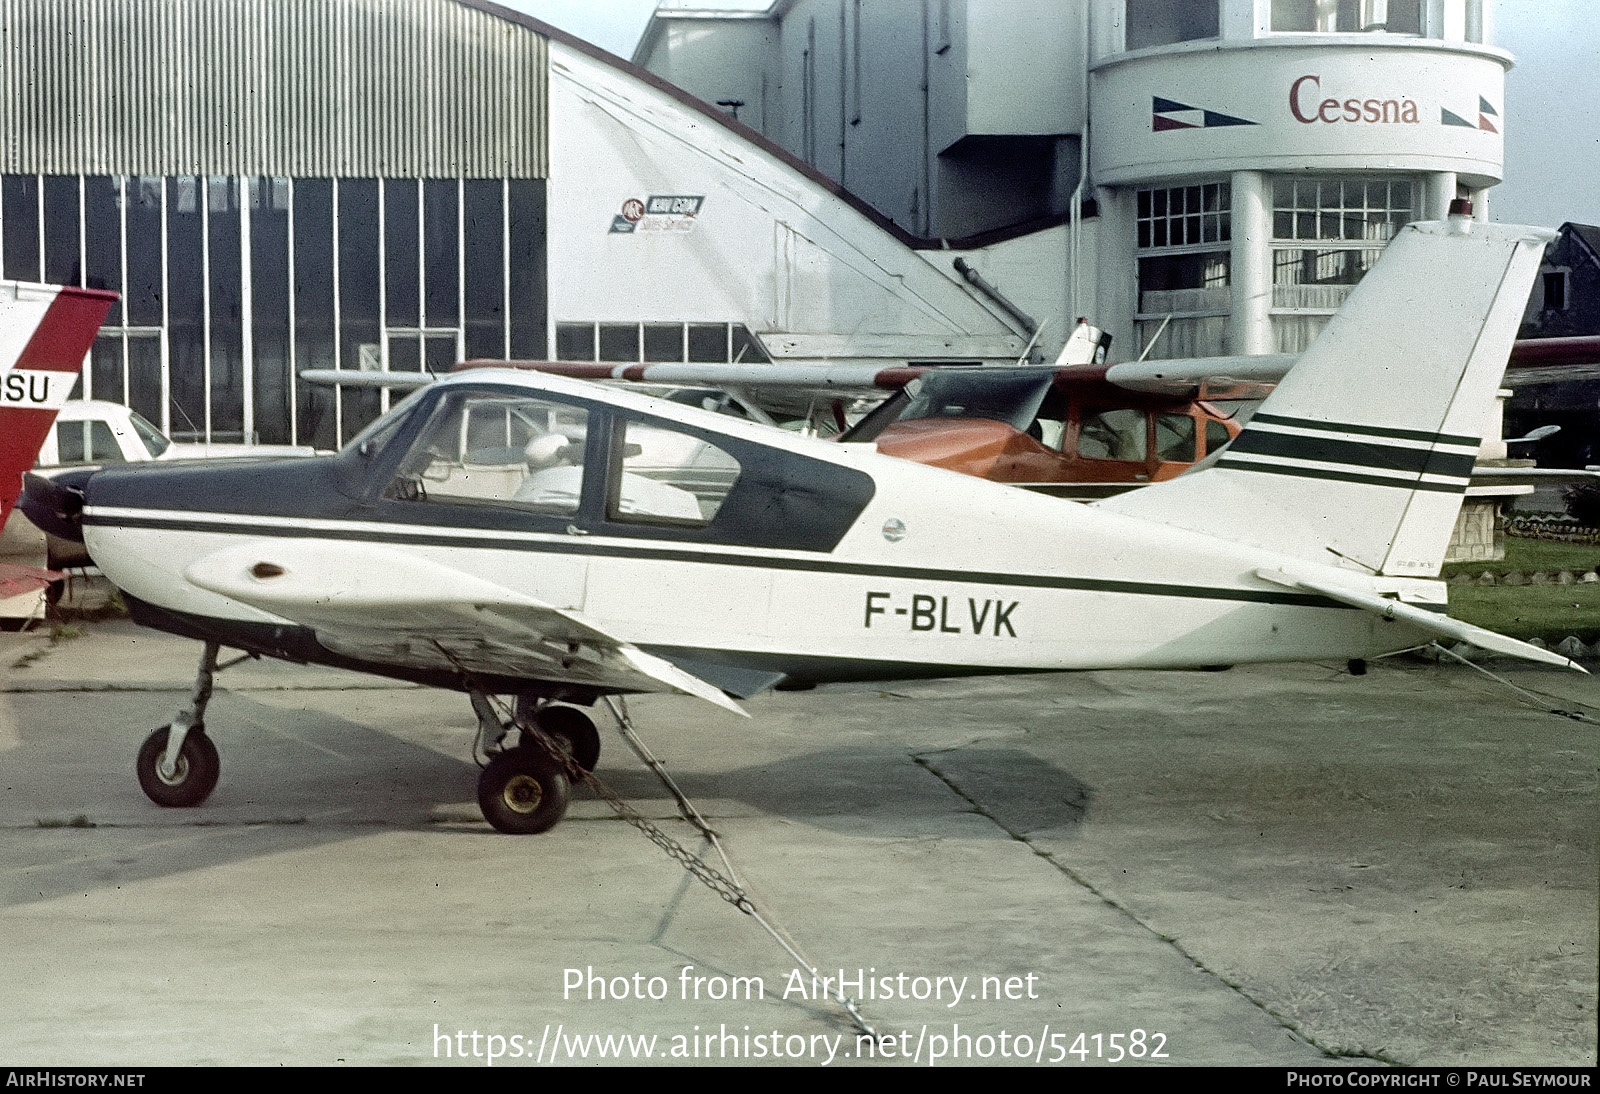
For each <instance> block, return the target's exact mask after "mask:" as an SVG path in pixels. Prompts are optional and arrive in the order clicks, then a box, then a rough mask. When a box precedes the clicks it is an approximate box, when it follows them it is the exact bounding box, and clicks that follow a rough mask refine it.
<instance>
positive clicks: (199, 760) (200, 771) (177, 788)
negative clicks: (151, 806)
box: [135, 725, 222, 808]
mask: <svg viewBox="0 0 1600 1094" xmlns="http://www.w3.org/2000/svg"><path fill="white" fill-rule="evenodd" d="M170 731H171V727H170V726H162V727H161V728H160V729H158V730H156V731H155V732H154V733H152V734H150V736H148V737H146V738H145V739H144V744H143V745H141V746H140V748H139V758H138V760H137V761H136V763H135V767H136V769H137V770H138V772H139V788H140V789H141V790H143V791H144V793H145V797H147V798H149V799H150V800H151V801H153V802H155V803H156V804H157V805H164V806H167V807H169V808H183V807H186V806H191V805H199V804H200V803H201V802H203V801H205V800H206V798H208V797H210V796H211V791H213V790H215V789H216V786H217V777H218V776H219V775H221V774H222V761H221V758H220V757H218V755H217V746H216V745H214V744H212V743H211V738H210V737H207V736H206V732H205V726H203V725H197V726H195V727H194V728H193V729H191V730H189V732H188V734H187V735H186V736H185V737H184V738H183V748H181V749H180V750H179V751H178V765H177V767H178V770H177V772H176V773H175V774H174V775H173V776H172V777H171V778H167V777H166V776H164V775H162V774H161V757H162V754H164V753H165V752H166V751H167V734H168V733H169V732H170Z"/></svg>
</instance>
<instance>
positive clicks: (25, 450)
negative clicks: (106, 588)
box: [0, 281, 117, 527]
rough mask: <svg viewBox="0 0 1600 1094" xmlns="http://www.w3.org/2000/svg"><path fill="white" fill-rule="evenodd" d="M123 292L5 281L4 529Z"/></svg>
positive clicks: (1, 292) (1, 382) (0, 415)
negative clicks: (24, 479) (26, 474)
mask: <svg viewBox="0 0 1600 1094" xmlns="http://www.w3.org/2000/svg"><path fill="white" fill-rule="evenodd" d="M116 299H117V294H116V293H113V292H106V291H104V290H101V289H74V288H61V287H58V286H56V285H31V284H27V283H25V282H20V281H0V527H3V526H4V525H5V519H6V517H7V516H8V515H10V513H11V506H12V505H13V504H14V503H15V502H16V500H17V496H18V495H19V494H20V493H21V492H22V476H23V473H24V472H26V471H27V470H28V469H29V468H31V467H32V466H33V461H34V460H35V459H37V458H38V455H39V448H40V446H42V445H43V444H44V439H45V437H46V436H48V435H49V432H50V426H51V424H52V423H53V422H54V421H55V420H56V411H58V410H60V409H61V404H62V403H64V402H66V401H67V396H68V395H70V394H71V393H72V387H73V384H75V383H76V382H77V378H78V370H79V369H81V368H82V367H83V359H84V358H85V357H87V356H88V354H89V348H90V347H91V346H92V345H94V339H95V335H97V334H99V333H100V324H101V323H103V322H105V318H106V313H107V312H108V311H110V310H111V305H112V304H113V303H114V302H115V301H116Z"/></svg>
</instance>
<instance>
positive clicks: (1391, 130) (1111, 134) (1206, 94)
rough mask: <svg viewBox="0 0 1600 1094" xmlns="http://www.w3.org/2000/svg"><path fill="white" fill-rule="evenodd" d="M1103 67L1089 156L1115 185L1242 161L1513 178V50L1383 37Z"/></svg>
mask: <svg viewBox="0 0 1600 1094" xmlns="http://www.w3.org/2000/svg"><path fill="white" fill-rule="evenodd" d="M1124 58H1126V59H1123V58H1113V59H1111V60H1109V61H1106V62H1102V63H1101V64H1099V65H1098V66H1096V67H1095V69H1094V80H1095V88H1096V93H1095V95H1094V96H1093V99H1092V101H1091V104H1090V109H1091V124H1090V127H1089V131H1090V140H1091V141H1092V142H1093V146H1092V147H1091V149H1090V156H1091V158H1092V159H1094V161H1095V162H1096V163H1097V164H1098V167H1097V169H1096V176H1097V179H1098V180H1099V181H1100V182H1101V183H1102V184H1103V185H1110V186H1119V185H1144V184H1147V183H1149V184H1156V185H1167V184H1170V182H1171V180H1173V179H1175V178H1183V177H1194V176H1199V175H1218V174H1226V173H1227V172H1230V171H1305V170H1314V171H1385V172H1387V171H1407V172H1416V173H1426V172H1453V173H1455V174H1456V175H1458V176H1459V177H1460V179H1461V181H1462V182H1463V183H1465V184H1466V185H1469V186H1489V185H1493V184H1494V183H1495V182H1497V181H1499V179H1500V178H1501V176H1502V173H1503V172H1502V145H1501V133H1502V131H1503V128H1504V127H1503V125H1502V120H1501V115H1500V104H1501V103H1502V102H1503V101H1504V100H1503V98H1502V95H1503V93H1504V88H1505V69H1506V65H1507V64H1508V63H1509V58H1508V57H1506V56H1505V55H1504V54H1502V53H1500V52H1499V51H1497V50H1490V49H1486V48H1484V47H1481V46H1450V47H1444V46H1432V45H1430V46H1429V47H1428V48H1421V47H1419V46H1417V45H1407V44H1405V43H1404V42H1403V41H1402V42H1400V43H1398V44H1397V43H1390V42H1378V41H1375V42H1373V43H1372V44H1371V45H1370V46H1364V48H1362V49H1361V50H1359V51H1357V50H1353V49H1350V48H1349V47H1348V46H1335V45H1327V46H1323V45H1311V46H1307V45H1305V44H1303V43H1301V42H1298V41H1297V42H1296V43H1295V44H1294V45H1293V46H1289V45H1272V44H1268V45H1249V46H1232V47H1230V46H1227V45H1224V46H1223V48H1220V49H1215V50H1205V51H1192V52H1182V53H1172V54H1166V55H1160V54H1157V55H1154V56H1151V55H1145V56H1138V55H1132V56H1128V55H1124Z"/></svg>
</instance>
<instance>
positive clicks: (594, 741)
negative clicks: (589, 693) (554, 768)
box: [536, 707, 600, 772]
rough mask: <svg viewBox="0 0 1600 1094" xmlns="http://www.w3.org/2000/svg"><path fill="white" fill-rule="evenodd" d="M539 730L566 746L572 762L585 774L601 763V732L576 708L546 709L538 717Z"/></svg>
mask: <svg viewBox="0 0 1600 1094" xmlns="http://www.w3.org/2000/svg"><path fill="white" fill-rule="evenodd" d="M536 718H537V721H538V723H539V728H540V729H542V730H544V731H545V732H546V733H548V734H550V736H552V737H554V738H556V739H557V740H559V741H561V742H563V743H565V744H566V746H567V748H568V750H569V751H570V752H571V753H572V761H573V762H574V763H576V764H577V765H578V766H579V767H580V768H582V769H583V770H584V771H585V772H589V771H593V770H594V765H595V764H597V763H599V762H600V731H599V730H597V729H595V727H594V722H593V721H591V720H590V719H589V716H588V715H587V714H585V713H584V712H583V711H581V710H578V709H577V708H576V707H545V708H544V709H543V710H541V711H540V712H539V713H538V715H537V716H536Z"/></svg>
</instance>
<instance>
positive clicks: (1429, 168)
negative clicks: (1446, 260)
mask: <svg viewBox="0 0 1600 1094" xmlns="http://www.w3.org/2000/svg"><path fill="white" fill-rule="evenodd" d="M1093 2H1094V7H1093V9H1092V10H1091V17H1090V19H1089V26H1090V28H1091V29H1090V35H1089V41H1088V43H1087V49H1088V66H1087V68H1088V81H1089V95H1088V102H1089V157H1088V159H1089V174H1090V180H1091V182H1092V184H1093V185H1094V187H1095V193H1096V198H1097V202H1098V206H1099V213H1100V216H1099V222H1098V224H1097V225H1096V229H1097V230H1096V231H1095V237H1096V238H1095V251H1096V256H1097V257H1096V271H1095V272H1096V276H1095V277H1094V282H1095V287H1096V289H1097V296H1098V299H1097V301H1096V304H1097V314H1098V316H1099V317H1100V321H1101V322H1102V323H1105V324H1109V325H1110V326H1111V327H1112V329H1113V331H1114V333H1115V334H1116V335H1117V336H1118V340H1119V342H1120V344H1121V345H1122V346H1123V347H1125V348H1124V351H1123V353H1122V356H1124V357H1133V356H1135V355H1136V354H1137V353H1138V352H1143V351H1145V350H1146V349H1148V353H1149V356H1152V357H1179V356H1183V357H1187V356H1207V355H1215V354H1222V353H1247V354H1260V353H1279V352H1296V351H1298V350H1301V349H1303V348H1304V347H1305V346H1306V345H1307V344H1309V342H1310V340H1311V339H1312V338H1313V337H1314V336H1315V335H1316V332H1317V331H1318V330H1320V329H1321V327H1322V325H1323V324H1324V323H1325V322H1326V321H1327V317H1328V316H1329V315H1331V314H1332V313H1333V311H1334V310H1335V309H1337V308H1338V306H1339V304H1340V302H1341V301H1343V299H1344V297H1345V296H1346V295H1347V294H1348V293H1349V291H1350V288H1351V287H1352V286H1353V285H1354V284H1355V283H1356V282H1357V281H1359V280H1360V278H1361V275H1362V274H1363V273H1364V272H1365V271H1366V270H1367V269H1369V268H1370V267H1371V265H1372V263H1373V262H1374V261H1375V260H1376V258H1377V255H1378V253H1379V252H1380V251H1381V250H1382V248H1383V246H1384V244H1385V243H1386V242H1387V241H1388V239H1389V238H1390V236H1391V235H1393V233H1394V232H1395V231H1396V230H1397V229H1398V228H1399V227H1400V226H1401V225H1402V224H1404V223H1406V222H1407V221H1410V220H1417V219H1436V218H1442V217H1444V216H1445V214H1446V212H1447V210H1448V208H1449V204H1450V202H1451V200H1453V199H1455V198H1457V197H1465V198H1470V199H1471V200H1472V202H1473V208H1474V210H1475V215H1477V216H1479V217H1483V216H1485V214H1486V206H1487V202H1486V195H1485V191H1486V190H1487V189H1488V188H1489V187H1490V186H1493V185H1494V184H1495V183H1497V182H1498V181H1500V178H1501V163H1502V136H1501V130H1502V109H1503V103H1504V99H1503V95H1502V93H1503V89H1504V82H1505V73H1506V71H1507V70H1508V69H1509V68H1510V67H1511V57H1510V55H1509V54H1507V53H1505V52H1504V51H1502V50H1497V49H1495V48H1493V47H1492V46H1490V45H1489V44H1488V42H1489V27H1488V18H1489V12H1488V3H1487V0H1093ZM1085 272H1087V271H1085ZM1152 342H1153V343H1154V345H1152V344H1151V343H1152Z"/></svg>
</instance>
